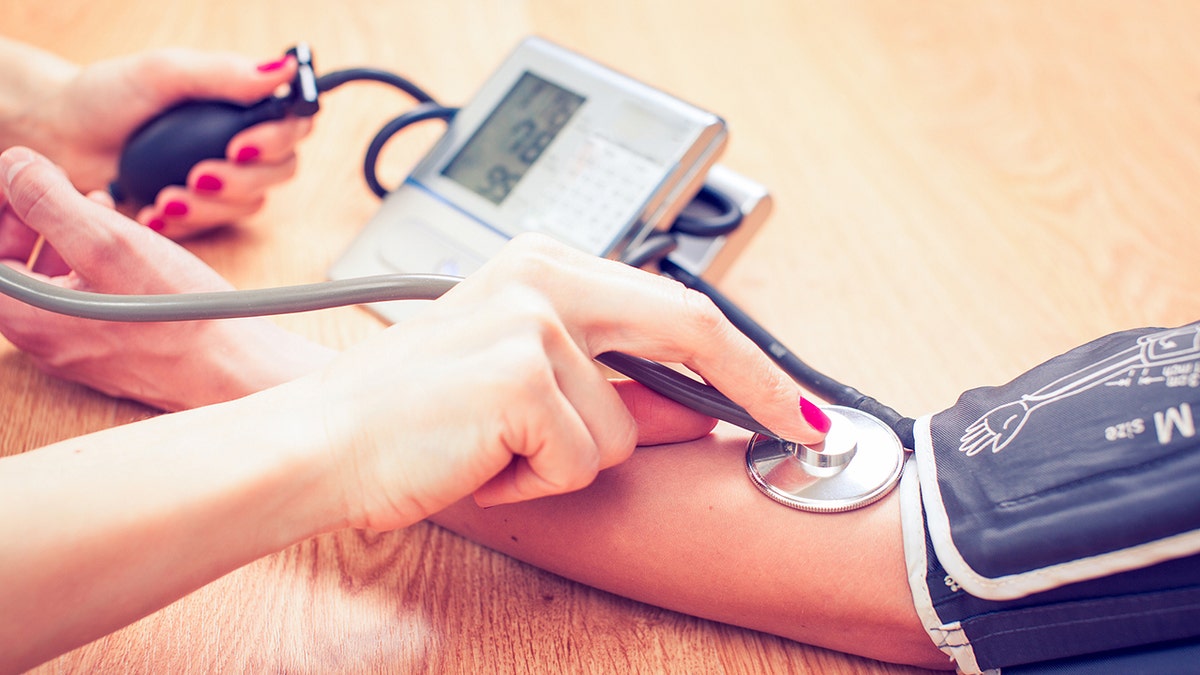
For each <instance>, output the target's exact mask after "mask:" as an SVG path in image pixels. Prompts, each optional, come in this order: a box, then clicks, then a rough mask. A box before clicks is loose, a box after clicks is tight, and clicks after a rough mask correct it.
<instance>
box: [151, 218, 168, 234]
mask: <svg viewBox="0 0 1200 675" xmlns="http://www.w3.org/2000/svg"><path fill="white" fill-rule="evenodd" d="M166 226H167V223H166V222H165V221H163V219H162V218H151V219H150V222H148V223H146V227H148V228H150V229H152V230H154V231H155V232H162V229H163V228H164V227H166Z"/></svg>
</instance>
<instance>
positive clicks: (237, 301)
mask: <svg viewBox="0 0 1200 675" xmlns="http://www.w3.org/2000/svg"><path fill="white" fill-rule="evenodd" d="M459 281H460V279H459V278H458V277H452V276H444V275H436V274H383V275H378V276H369V277H361V278H358V279H345V280H339V281H323V282H318V283H312V284H305V285H299V286H287V287H282V288H266V289H258V290H237V291H217V292H210V293H177V294H169V295H112V294H107V293H91V292H87V291H77V290H72V289H66V288H61V287H59V286H55V285H53V284H49V283H46V282H44V281H39V280H37V279H33V278H31V277H29V276H27V275H25V274H22V273H21V272H18V271H17V270H14V269H12V268H10V267H7V266H5V265H0V293H4V294H5V295H9V296H11V297H13V298H15V299H17V300H20V301H21V302H24V303H25V304H27V305H32V306H34V307H38V308H40V309H44V310H47V311H51V312H55V313H58V314H67V315H71V316H77V317H81V318H84V319H96V320H100V321H126V322H139V323H144V322H155V321H199V320H207V319H234V318H242V317H250V316H267V315H271V314H291V313H296V312H307V311H313V310H318V309H329V308H331V307H341V306H344V305H359V304H369V303H373V302H388V301H393V300H434V299H437V298H439V297H441V296H442V295H443V294H444V293H446V291H449V290H450V289H451V288H453V287H454V286H455V285H456V284H458V282H459ZM596 360H597V361H599V362H601V363H603V364H605V365H607V366H608V367H610V368H612V369H613V370H615V371H617V372H619V373H621V374H623V375H626V376H628V377H630V378H632V379H634V380H637V381H638V382H641V383H642V384H643V385H645V386H646V387H647V388H649V389H651V390H653V391H656V392H658V393H660V394H662V395H663V396H666V397H667V398H670V399H672V400H675V401H677V402H679V403H681V404H683V405H686V406H688V407H689V408H692V409H693V410H696V411H698V412H701V413H704V414H706V415H709V416H711V417H716V418H718V419H722V420H725V421H726V422H730V423H732V424H735V425H737V426H740V427H742V428H743V429H747V430H749V431H753V432H755V433H758V434H762V435H764V436H769V437H771V438H776V436H775V435H774V434H773V433H771V432H770V431H769V430H768V429H767V428H766V427H764V426H763V425H762V424H760V423H759V422H758V421H756V420H755V419H754V418H753V417H751V416H750V414H749V413H747V412H746V411H745V409H743V408H742V407H741V406H739V405H737V404H736V403H734V402H733V401H732V400H730V399H729V398H727V397H726V396H725V395H723V394H721V393H720V392H719V391H717V390H716V389H714V388H713V387H710V386H708V385H706V384H703V383H700V382H697V381H696V380H693V379H691V378H690V377H687V376H685V375H682V374H680V373H677V372H675V371H674V370H671V369H670V368H668V367H666V366H664V365H662V364H661V363H656V362H654V361H649V360H647V359H641V358H638V357H634V356H630V355H628V354H621V353H618V352H608V353H605V354H601V355H599V356H598V357H596Z"/></svg>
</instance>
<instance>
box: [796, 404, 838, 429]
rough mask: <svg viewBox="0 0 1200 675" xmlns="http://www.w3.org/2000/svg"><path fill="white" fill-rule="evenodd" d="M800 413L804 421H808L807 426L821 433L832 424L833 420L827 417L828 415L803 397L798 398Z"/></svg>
mask: <svg viewBox="0 0 1200 675" xmlns="http://www.w3.org/2000/svg"><path fill="white" fill-rule="evenodd" d="M800 414H801V415H803V416H804V421H805V422H808V424H809V426H811V427H812V428H814V429H816V430H817V431H819V432H821V433H823V434H824V433H828V432H829V428H830V427H832V426H833V420H831V419H829V415H826V414H825V411H824V410H821V409H820V408H818V407H817V405H816V404H815V403H813V402H812V401H810V400H808V399H806V398H804V397H801V398H800Z"/></svg>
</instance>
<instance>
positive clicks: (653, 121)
mask: <svg viewBox="0 0 1200 675" xmlns="http://www.w3.org/2000/svg"><path fill="white" fill-rule="evenodd" d="M726 136H727V132H726V126H725V123H724V121H723V120H721V118H719V117H717V116H716V115H714V114H712V113H710V112H706V111H704V110H701V109H699V108H697V107H695V106H692V105H690V104H688V103H685V102H683V101H681V100H679V99H677V98H675V97H673V96H670V95H668V94H666V93H664V92H662V91H659V90H657V89H655V88H653V87H650V86H647V85H645V84H642V83H640V82H637V81H635V80H633V79H631V78H629V77H626V76H624V75H622V74H619V73H617V72H614V71H613V70H611V69H609V68H606V67H604V66H601V65H599V64H597V63H595V62H594V61H591V60H589V59H587V58H584V57H582V56H580V55H578V54H576V53H573V52H571V51H568V50H566V49H563V48H561V47H559V46H556V45H554V44H552V43H550V42H547V41H546V40H543V39H540V38H529V39H527V40H525V41H524V42H522V43H521V44H520V45H519V46H518V48H517V49H516V50H515V51H514V52H513V53H512V54H511V55H510V56H509V57H508V59H507V60H505V61H504V63H503V64H501V66H500V68H499V69H498V70H497V71H496V72H495V73H494V74H493V75H492V76H491V77H490V78H489V79H488V81H487V82H486V83H485V84H484V85H483V87H482V88H481V89H480V90H479V91H478V93H477V94H476V95H475V97H474V98H473V99H472V100H471V101H470V102H469V103H468V104H467V105H465V106H464V107H462V108H461V109H460V110H459V111H458V113H457V114H456V115H455V116H454V118H453V120H452V121H451V123H450V124H449V126H448V128H447V130H446V133H445V134H444V135H443V136H442V137H441V139H440V140H439V141H438V142H437V143H436V144H435V145H434V147H433V148H432V149H431V150H430V152H429V153H428V155H426V156H425V158H424V159H422V160H421V161H420V162H419V163H418V164H417V166H416V167H415V168H414V169H413V170H412V172H411V173H410V175H409V176H408V178H407V179H406V180H405V181H404V183H403V184H402V185H401V186H400V187H399V188H397V189H396V190H394V191H392V192H391V193H389V194H388V195H387V197H386V198H385V199H384V201H383V204H382V206H381V207H380V209H379V211H378V212H377V213H376V214H375V216H374V217H373V218H372V219H371V220H370V221H369V222H368V223H367V225H366V226H365V228H364V229H363V232H362V233H361V234H360V235H359V237H358V238H357V239H356V240H355V242H354V243H353V244H352V245H351V247H350V248H349V250H348V251H347V252H346V253H345V254H344V255H343V256H342V257H341V259H339V260H338V262H337V263H336V264H335V265H334V267H333V268H332V269H331V271H330V276H331V277H332V278H334V279H343V278H354V277H361V276H364V275H368V274H376V273H386V272H402V273H441V274H453V275H466V274H469V273H471V272H472V271H474V270H475V269H477V268H478V267H479V266H480V265H482V264H483V263H484V261H486V260H487V259H489V258H490V257H492V256H494V255H495V254H496V253H497V252H498V251H499V250H500V248H501V247H503V245H504V244H505V243H506V242H507V241H508V240H509V239H511V238H513V237H515V236H516V235H518V234H521V233H523V232H542V233H544V234H547V235H550V236H552V237H554V238H556V239H559V240H560V241H562V242H564V243H567V244H569V245H571V246H574V247H576V248H579V249H581V250H583V251H585V252H588V253H592V254H595V255H598V256H602V257H609V258H619V257H620V256H621V255H622V253H624V252H626V251H628V250H630V249H631V248H632V247H635V246H637V245H639V244H640V243H642V241H643V240H644V239H645V238H646V237H647V235H649V234H651V233H652V232H653V231H654V230H656V229H665V228H667V227H669V226H670V224H671V222H672V221H673V220H674V219H675V217H676V216H677V215H678V214H679V212H680V211H681V210H682V209H683V208H684V206H685V205H687V204H688V203H689V202H690V201H691V200H692V198H693V197H694V196H695V195H696V193H697V192H698V190H699V189H700V187H701V185H702V184H703V183H704V181H705V179H706V176H707V175H708V173H709V170H710V168H712V166H713V164H714V162H715V161H716V159H717V156H718V155H719V154H720V152H721V150H722V149H723V148H724V145H725V140H726ZM393 305H394V303H389V304H384V305H376V306H373V307H372V309H373V310H374V311H376V313H379V314H381V315H383V316H384V318H387V319H391V320H393V321H394V320H397V318H398V314H399V313H400V312H404V311H406V310H405V308H404V307H403V306H399V305H395V306H393Z"/></svg>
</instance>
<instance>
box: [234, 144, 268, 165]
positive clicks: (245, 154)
mask: <svg viewBox="0 0 1200 675" xmlns="http://www.w3.org/2000/svg"><path fill="white" fill-rule="evenodd" d="M261 154H262V153H261V152H259V149H258V148H256V147H254V146H253V145H247V146H246V147H244V148H242V149H241V150H238V153H237V162H238V164H246V163H247V162H253V161H254V160H256V159H258V156H259V155H261Z"/></svg>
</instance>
